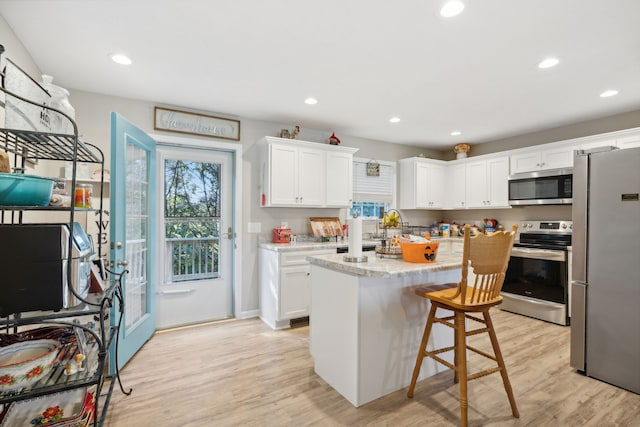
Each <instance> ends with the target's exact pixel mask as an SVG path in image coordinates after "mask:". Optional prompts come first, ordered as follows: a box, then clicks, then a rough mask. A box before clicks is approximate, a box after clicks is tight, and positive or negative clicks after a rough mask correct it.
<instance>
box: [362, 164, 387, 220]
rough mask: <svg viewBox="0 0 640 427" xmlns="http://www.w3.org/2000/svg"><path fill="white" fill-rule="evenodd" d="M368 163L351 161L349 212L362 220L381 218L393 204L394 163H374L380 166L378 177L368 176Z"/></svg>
mask: <svg viewBox="0 0 640 427" xmlns="http://www.w3.org/2000/svg"><path fill="white" fill-rule="evenodd" d="M369 162H371V160H367V159H359V158H356V159H354V161H353V204H352V210H351V212H352V213H353V212H356V213H357V214H358V216H362V217H364V218H382V212H384V211H388V210H389V209H390V208H391V207H392V205H393V202H394V189H395V163H394V162H385V161H376V163H378V164H379V165H380V175H379V176H368V175H367V164H368V163H369ZM381 211H382V212H381Z"/></svg>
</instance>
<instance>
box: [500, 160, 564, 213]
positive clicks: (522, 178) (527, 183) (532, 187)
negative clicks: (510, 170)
mask: <svg viewBox="0 0 640 427" xmlns="http://www.w3.org/2000/svg"><path fill="white" fill-rule="evenodd" d="M572 197H573V169H553V170H546V171H537V172H528V173H519V174H515V175H511V176H509V204H510V205H513V206H523V205H567V204H571V203H572V202H573V198H572Z"/></svg>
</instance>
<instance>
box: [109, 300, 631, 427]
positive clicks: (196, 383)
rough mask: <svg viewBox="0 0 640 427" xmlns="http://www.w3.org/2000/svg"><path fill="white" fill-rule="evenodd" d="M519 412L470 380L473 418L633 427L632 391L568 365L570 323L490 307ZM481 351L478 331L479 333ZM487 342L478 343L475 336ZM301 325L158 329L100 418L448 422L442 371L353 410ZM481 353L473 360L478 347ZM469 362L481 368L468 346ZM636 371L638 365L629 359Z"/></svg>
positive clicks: (492, 389)
mask: <svg viewBox="0 0 640 427" xmlns="http://www.w3.org/2000/svg"><path fill="white" fill-rule="evenodd" d="M491 313H492V318H493V320H494V323H495V326H496V331H497V334H498V340H499V341H500V345H501V348H502V352H503V355H504V358H505V362H506V364H507V369H508V372H509V377H510V379H511V384H512V386H513V389H514V394H515V398H516V402H517V404H518V409H519V410H520V419H515V418H513V417H512V416H511V411H510V409H509V403H508V401H507V397H506V394H505V391H504V388H503V386H502V382H501V380H500V376H499V375H498V374H493V375H490V376H487V377H483V378H480V379H477V380H475V381H472V382H470V383H469V424H470V425H472V426H598V427H600V426H640V395H637V394H634V393H631V392H628V391H625V390H622V389H619V388H617V387H614V386H611V385H609V384H606V383H603V382H600V381H597V380H594V379H591V378H587V377H585V376H583V375H580V374H579V373H577V372H575V371H574V370H573V369H572V368H571V367H569V333H570V331H569V328H568V327H562V326H557V325H553V324H550V323H545V322H542V321H539V320H535V319H530V318H527V317H523V316H519V315H516V314H511V313H507V312H504V311H502V310H499V309H494V310H492V311H491ZM477 338H478V339H480V340H481V341H482V342H483V344H482V345H481V344H477V340H476V337H472V338H471V339H472V340H475V341H474V343H476V346H477V347H480V348H485V349H489V348H490V345H489V343H488V337H486V334H481V335H480V336H478V337H477ZM484 342H486V345H484ZM308 346H309V329H308V327H307V326H305V327H299V328H294V329H289V330H283V331H272V330H271V329H269V328H268V327H267V326H266V325H264V324H263V323H262V322H261V321H260V320H258V319H249V320H231V321H223V322H217V323H211V324H206V325H200V326H194V327H189V328H183V329H177V330H170V331H165V332H160V333H157V334H156V335H154V337H153V338H152V339H151V340H150V341H149V342H148V343H147V344H146V345H145V346H144V347H143V348H142V350H141V351H140V352H139V353H138V354H137V355H136V356H135V357H134V358H133V360H131V361H130V362H129V364H128V365H127V366H126V367H125V369H124V370H123V372H122V380H123V382H124V385H125V386H126V387H132V388H133V394H132V395H131V396H124V395H122V394H121V393H120V392H119V391H118V390H117V386H116V390H115V391H114V395H113V399H112V403H111V406H110V408H109V412H108V417H107V422H106V423H105V425H106V426H108V427H128V426H131V427H134V426H135V427H146V426H158V427H160V426H171V427H173V426H181V427H188V426H269V427H271V426H274V427H280V426H452V425H458V424H459V418H458V415H459V406H458V387H457V384H454V383H453V373H452V372H451V371H449V372H443V373H441V374H438V375H436V376H434V377H431V378H428V379H426V380H424V381H421V382H419V383H418V385H417V387H416V391H415V395H414V397H413V399H408V398H407V396H406V390H400V391H397V392H395V393H392V394H390V395H387V396H385V397H382V398H380V399H378V400H376V401H374V402H371V403H368V404H366V405H364V406H362V407H360V408H354V407H353V406H352V405H351V404H350V403H349V402H347V401H346V400H345V399H344V398H343V397H342V396H340V394H338V392H336V391H335V390H333V389H332V388H331V387H330V386H329V385H327V384H326V383H325V382H324V381H323V380H322V379H321V378H320V377H318V376H317V375H316V374H315V373H314V372H313V359H312V358H311V356H310V355H309V350H308ZM478 358H479V359H480V357H479V356H478ZM470 362H471V363H470V364H471V367H470V369H476V368H481V367H482V366H483V363H484V362H480V361H478V362H477V363H478V364H477V365H475V364H474V363H476V361H475V358H474V357H473V355H472V356H471V357H470ZM639 369H640V364H639Z"/></svg>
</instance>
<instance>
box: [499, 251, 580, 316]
mask: <svg viewBox="0 0 640 427" xmlns="http://www.w3.org/2000/svg"><path fill="white" fill-rule="evenodd" d="M567 274H568V271H567V252H566V250H564V249H542V248H533V247H514V248H513V250H512V252H511V258H510V260H509V267H508V268H507V273H506V277H505V281H504V284H503V286H502V296H503V303H502V305H501V306H500V308H502V309H504V310H507V311H512V312H515V313H519V314H524V315H526V316H530V317H535V318H537V319H541V320H546V321H548V322H553V323H558V324H561V325H567V324H568V318H567V300H568V294H567V293H568V289H567V283H568V278H567Z"/></svg>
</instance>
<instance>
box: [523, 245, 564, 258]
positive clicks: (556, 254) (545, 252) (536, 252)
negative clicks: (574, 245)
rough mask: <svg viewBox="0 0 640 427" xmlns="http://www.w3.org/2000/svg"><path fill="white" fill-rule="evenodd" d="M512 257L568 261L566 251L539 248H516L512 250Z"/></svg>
mask: <svg viewBox="0 0 640 427" xmlns="http://www.w3.org/2000/svg"><path fill="white" fill-rule="evenodd" d="M511 256H512V257H518V258H531V259H544V260H549V261H566V260H567V253H566V252H565V251H554V250H551V249H538V248H522V247H514V248H513V249H512V250H511Z"/></svg>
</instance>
